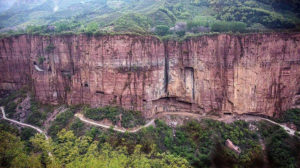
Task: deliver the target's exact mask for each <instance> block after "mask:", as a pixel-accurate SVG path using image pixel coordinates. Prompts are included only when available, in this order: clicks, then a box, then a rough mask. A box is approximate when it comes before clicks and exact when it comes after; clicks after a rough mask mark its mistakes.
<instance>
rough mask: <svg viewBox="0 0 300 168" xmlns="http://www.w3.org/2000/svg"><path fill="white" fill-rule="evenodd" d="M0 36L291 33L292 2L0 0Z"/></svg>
mask: <svg viewBox="0 0 300 168" xmlns="http://www.w3.org/2000/svg"><path fill="white" fill-rule="evenodd" d="M1 5H2V8H0V28H1V32H2V33H3V34H24V33H29V34H57V33H88V34H95V33H100V34H102V33H139V34H153V35H158V36H177V37H178V36H179V37H182V36H184V35H193V34H199V33H200V34H201V33H202V34H203V33H211V32H260V31H264V32H265V31H287V30H288V31H297V30H299V23H300V19H299V16H300V2H299V1H297V0H289V1H286V0H61V1H57V0H21V1H15V2H14V3H13V2H12V1H4V0H2V2H1Z"/></svg>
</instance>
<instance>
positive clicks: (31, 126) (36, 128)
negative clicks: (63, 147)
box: [0, 107, 49, 140]
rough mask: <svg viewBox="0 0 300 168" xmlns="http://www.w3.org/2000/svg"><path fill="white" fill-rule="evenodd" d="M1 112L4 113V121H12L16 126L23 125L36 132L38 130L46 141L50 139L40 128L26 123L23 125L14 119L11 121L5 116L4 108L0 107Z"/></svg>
mask: <svg viewBox="0 0 300 168" xmlns="http://www.w3.org/2000/svg"><path fill="white" fill-rule="evenodd" d="M0 109H1V111H2V116H3V119H4V120H7V121H10V122H12V123H15V124H18V125H21V126H23V127H29V128H32V129H34V130H36V131H37V132H38V133H40V134H43V135H44V136H45V138H46V140H48V139H49V137H48V136H47V135H46V133H45V131H43V130H42V129H40V128H38V127H35V126H33V125H29V124H25V123H21V122H19V121H16V120H13V119H9V118H7V117H6V114H5V110H4V107H0Z"/></svg>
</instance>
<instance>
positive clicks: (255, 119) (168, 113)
mask: <svg viewBox="0 0 300 168" xmlns="http://www.w3.org/2000/svg"><path fill="white" fill-rule="evenodd" d="M166 115H178V116H187V117H195V118H201V119H213V120H218V121H222V122H225V120H231V121H235V120H244V121H260V120H265V121H268V122H270V123H272V124H275V125H278V126H280V127H281V128H283V129H284V130H286V132H287V133H288V134H289V135H292V136H294V135H295V132H296V131H295V130H293V129H290V128H289V127H287V126H285V125H283V124H279V123H276V122H274V121H272V120H269V119H266V118H263V117H258V116H247V115H244V116H238V117H225V118H220V117H217V116H203V115H200V114H195V113H188V112H164V113H159V114H157V115H155V117H154V118H153V119H152V120H151V121H149V122H148V123H147V124H146V125H143V126H140V127H138V128H135V129H125V128H120V127H116V126H115V127H113V130H115V131H118V132H123V133H124V132H126V131H127V132H130V133H136V132H138V131H140V130H141V129H142V128H146V127H149V126H150V125H153V124H154V121H155V119H157V118H159V117H162V116H166ZM75 116H76V117H77V118H79V119H80V120H81V121H83V122H85V123H88V124H91V125H95V126H99V127H102V128H106V129H109V128H111V127H112V126H110V125H105V124H102V123H99V122H96V121H93V120H91V119H87V118H85V117H84V116H83V115H82V114H80V113H77V114H75Z"/></svg>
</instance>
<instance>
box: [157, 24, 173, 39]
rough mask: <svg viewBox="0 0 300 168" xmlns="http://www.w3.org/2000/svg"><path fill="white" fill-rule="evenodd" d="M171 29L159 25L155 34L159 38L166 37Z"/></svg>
mask: <svg viewBox="0 0 300 168" xmlns="http://www.w3.org/2000/svg"><path fill="white" fill-rule="evenodd" d="M169 29H170V28H169V27H168V26H166V25H158V26H156V27H155V33H156V34H157V35H159V36H165V35H167V34H168V32H169Z"/></svg>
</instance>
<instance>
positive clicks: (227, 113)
mask: <svg viewBox="0 0 300 168" xmlns="http://www.w3.org/2000/svg"><path fill="white" fill-rule="evenodd" d="M223 114H224V115H229V116H231V115H232V113H230V112H226V113H223Z"/></svg>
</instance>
